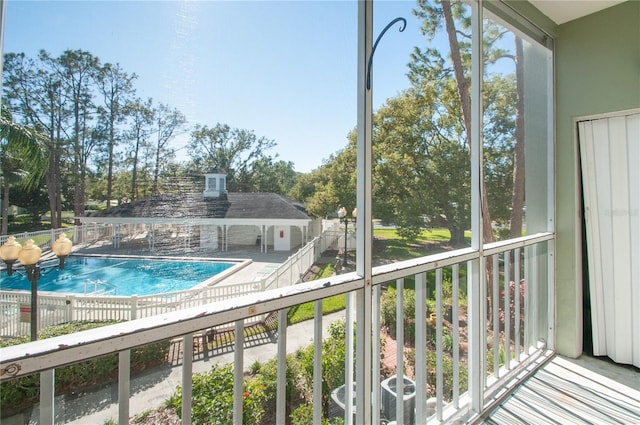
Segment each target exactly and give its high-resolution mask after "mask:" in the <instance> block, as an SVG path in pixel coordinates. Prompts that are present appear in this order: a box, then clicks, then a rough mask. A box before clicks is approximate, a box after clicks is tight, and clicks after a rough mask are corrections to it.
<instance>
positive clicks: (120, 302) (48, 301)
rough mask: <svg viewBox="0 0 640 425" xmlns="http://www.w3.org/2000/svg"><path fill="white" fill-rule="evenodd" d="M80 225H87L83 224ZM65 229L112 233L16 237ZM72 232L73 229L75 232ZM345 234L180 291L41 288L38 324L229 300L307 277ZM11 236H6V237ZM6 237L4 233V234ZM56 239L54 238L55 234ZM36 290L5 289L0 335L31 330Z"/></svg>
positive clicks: (90, 237) (0, 296) (0, 299)
mask: <svg viewBox="0 0 640 425" xmlns="http://www.w3.org/2000/svg"><path fill="white" fill-rule="evenodd" d="M77 229H81V231H80V230H77ZM62 231H65V232H69V233H71V232H72V233H73V236H75V237H78V238H82V240H84V241H85V242H87V241H88V242H89V243H90V242H91V241H95V240H98V239H100V238H103V237H104V236H108V235H109V232H110V226H82V227H81V228H73V229H71V228H69V229H61V230H59V231H57V232H56V233H55V234H54V232H48V231H47V232H34V233H25V234H20V235H17V236H18V237H16V239H28V238H34V236H35V237H38V238H40V239H42V238H43V237H47V236H51V238H52V239H53V238H54V237H57V233H61V232H62ZM69 233H68V234H69ZM338 237H339V235H338V234H337V233H336V232H325V233H323V235H321V236H319V237H316V238H315V239H313V240H312V241H311V242H309V243H308V244H306V245H305V246H304V247H302V248H301V249H300V250H299V251H298V252H296V253H295V254H293V255H291V256H290V257H289V258H288V259H287V260H286V261H285V262H284V263H282V264H280V265H279V266H278V268H276V269H275V270H274V271H273V272H272V273H271V274H269V275H267V276H265V277H264V278H261V279H255V280H253V281H251V282H246V283H237V284H233V285H214V286H208V287H202V288H196V289H190V290H186V291H179V292H168V293H163V294H155V295H148V296H110V295H71V294H57V293H54V292H38V305H39V308H38V310H39V317H38V327H39V328H43V327H46V326H51V325H56V324H60V323H66V322H70V321H109V320H118V321H122V320H133V319H138V318H143V317H149V316H154V315H158V314H162V313H167V312H171V311H175V310H181V309H185V308H189V307H194V306H198V305H204V304H208V303H212V302H216V301H224V300H228V299H232V298H237V297H240V296H243V295H248V294H252V293H256V292H262V291H264V290H266V289H273V288H284V287H287V286H290V285H294V284H296V283H299V282H301V281H302V278H303V277H304V274H305V273H306V272H307V271H308V270H309V269H310V268H311V266H312V265H313V264H314V263H315V262H316V261H317V260H318V259H319V258H320V256H321V255H322V253H323V252H324V251H325V250H327V249H331V248H334V249H335V246H336V244H337V241H338ZM5 239H6V238H5ZM0 241H2V243H4V240H3V239H0ZM49 243H50V240H49ZM30 303H31V294H30V293H29V292H25V291H0V318H1V320H2V322H1V324H0V337H17V336H21V335H28V334H29V332H30V314H29V312H30Z"/></svg>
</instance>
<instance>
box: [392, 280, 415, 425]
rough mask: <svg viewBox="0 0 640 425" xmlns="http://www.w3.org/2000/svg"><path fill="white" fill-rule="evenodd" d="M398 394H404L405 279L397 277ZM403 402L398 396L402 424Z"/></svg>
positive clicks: (398, 419) (397, 415)
mask: <svg viewBox="0 0 640 425" xmlns="http://www.w3.org/2000/svg"><path fill="white" fill-rule="evenodd" d="M415 369H416V370H417V367H416V368H415ZM399 377H401V379H399ZM396 394H404V279H396ZM403 403H404V400H403V397H396V421H397V422H398V423H401V424H403V423H404V420H405V418H404V404H403ZM387 419H388V418H387ZM407 419H408V418H407Z"/></svg>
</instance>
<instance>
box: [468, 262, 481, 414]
mask: <svg viewBox="0 0 640 425" xmlns="http://www.w3.org/2000/svg"><path fill="white" fill-rule="evenodd" d="M480 264H481V262H480V260H479V259H476V260H472V261H469V263H468V264H467V292H468V295H467V299H468V302H467V304H468V307H467V314H468V324H467V327H468V336H467V338H468V350H467V353H468V360H469V395H470V397H471V408H472V409H473V411H474V412H476V413H479V412H480V411H481V410H482V404H483V402H482V398H483V397H482V390H483V387H484V371H483V370H482V357H483V352H484V350H485V349H484V347H483V346H482V336H481V333H482V332H484V329H483V326H482V324H483V320H482V317H483V312H482V311H483V308H482V304H483V303H484V302H485V301H484V300H483V299H482V290H481V289H482V288H481V286H482V283H483V282H484V279H482V278H481V276H480V275H481V274H483V270H481V265H480Z"/></svg>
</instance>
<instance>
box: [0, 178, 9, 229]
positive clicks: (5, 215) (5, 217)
mask: <svg viewBox="0 0 640 425" xmlns="http://www.w3.org/2000/svg"><path fill="white" fill-rule="evenodd" d="M8 230H9V180H8V179H7V178H6V177H4V178H3V179H2V231H0V234H2V235H6V234H8Z"/></svg>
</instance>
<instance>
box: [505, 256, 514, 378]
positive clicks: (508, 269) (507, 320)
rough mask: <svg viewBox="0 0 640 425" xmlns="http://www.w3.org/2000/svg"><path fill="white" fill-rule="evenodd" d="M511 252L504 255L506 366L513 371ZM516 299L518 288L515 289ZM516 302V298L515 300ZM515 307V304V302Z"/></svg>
mask: <svg viewBox="0 0 640 425" xmlns="http://www.w3.org/2000/svg"><path fill="white" fill-rule="evenodd" d="M510 253H511V251H505V253H504V257H503V258H504V279H503V282H504V285H503V286H504V304H503V305H504V307H503V308H504V366H505V368H506V369H507V370H511V313H512V311H511V256H510ZM513 292H514V293H513V296H514V297H515V296H516V294H517V292H516V286H515V285H514V288H513ZM514 300H515V298H514ZM514 306H515V302H514Z"/></svg>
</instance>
